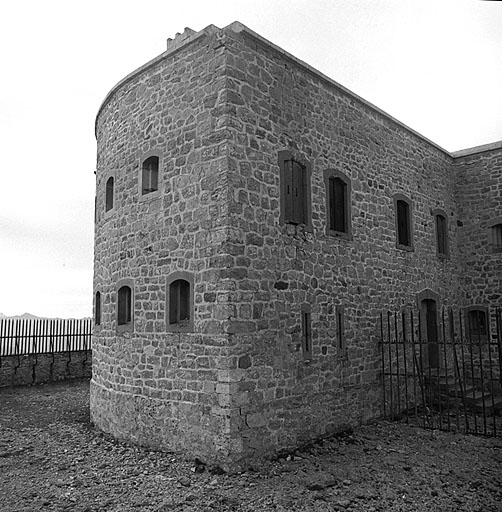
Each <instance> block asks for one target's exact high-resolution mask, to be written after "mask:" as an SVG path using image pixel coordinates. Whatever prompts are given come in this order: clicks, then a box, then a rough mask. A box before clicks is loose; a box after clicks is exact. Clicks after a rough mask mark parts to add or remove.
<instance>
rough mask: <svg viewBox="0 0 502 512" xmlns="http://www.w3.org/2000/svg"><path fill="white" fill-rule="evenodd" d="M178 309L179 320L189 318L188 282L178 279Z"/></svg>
mask: <svg viewBox="0 0 502 512" xmlns="http://www.w3.org/2000/svg"><path fill="white" fill-rule="evenodd" d="M179 290H180V293H179V302H180V306H179V311H180V317H179V319H180V321H182V320H188V319H189V318H190V284H189V283H187V281H181V280H180V281H179Z"/></svg>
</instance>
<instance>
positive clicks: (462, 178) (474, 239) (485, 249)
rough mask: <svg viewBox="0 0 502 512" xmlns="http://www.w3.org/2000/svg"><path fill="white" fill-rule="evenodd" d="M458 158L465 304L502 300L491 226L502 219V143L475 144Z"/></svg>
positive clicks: (499, 256) (501, 253)
mask: <svg viewBox="0 0 502 512" xmlns="http://www.w3.org/2000/svg"><path fill="white" fill-rule="evenodd" d="M471 151H473V152H471V153H468V154H466V155H462V153H464V152H459V156H457V157H456V159H455V167H454V171H455V173H456V178H457V183H458V184H457V194H458V204H459V223H460V224H461V227H460V230H459V246H458V249H459V252H460V254H461V263H462V274H461V283H460V288H461V290H462V297H463V302H464V304H465V305H481V306H500V305H501V304H502V250H501V249H500V248H499V249H496V248H494V247H493V245H492V243H491V240H490V227H491V225H492V223H493V221H494V220H495V219H498V221H497V222H498V223H502V144H501V143H498V144H490V145H487V146H484V147H480V148H474V149H473V150H471Z"/></svg>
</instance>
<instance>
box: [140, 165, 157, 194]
mask: <svg viewBox="0 0 502 512" xmlns="http://www.w3.org/2000/svg"><path fill="white" fill-rule="evenodd" d="M158 189H159V157H158V156H151V157H149V158H147V159H146V160H145V161H144V162H143V165H142V173H141V193H142V194H143V195H145V194H150V193H151V192H155V191H157V190H158Z"/></svg>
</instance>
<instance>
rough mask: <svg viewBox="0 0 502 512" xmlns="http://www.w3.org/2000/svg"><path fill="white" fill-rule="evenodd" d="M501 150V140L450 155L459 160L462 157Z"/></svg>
mask: <svg viewBox="0 0 502 512" xmlns="http://www.w3.org/2000/svg"><path fill="white" fill-rule="evenodd" d="M497 149H502V140H498V141H495V142H490V143H489V144H482V145H481V146H474V147H473V148H467V149H461V150H459V151H454V152H453V153H452V154H451V155H452V156H453V158H460V157H463V156H470V155H477V154H479V153H486V152H487V151H496V150H497Z"/></svg>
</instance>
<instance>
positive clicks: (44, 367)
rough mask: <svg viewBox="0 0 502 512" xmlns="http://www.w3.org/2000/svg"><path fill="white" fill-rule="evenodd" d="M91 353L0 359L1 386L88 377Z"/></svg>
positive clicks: (79, 352) (84, 351)
mask: <svg viewBox="0 0 502 512" xmlns="http://www.w3.org/2000/svg"><path fill="white" fill-rule="evenodd" d="M91 374H92V352H91V351H90V350H81V351H75V352H71V353H70V354H68V352H62V353H55V354H54V355H53V354H29V355H24V356H19V357H18V356H2V357H1V358H0V387H7V386H25V385H29V384H42V383H45V382H54V381H58V380H67V379H81V378H90V377H91Z"/></svg>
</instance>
